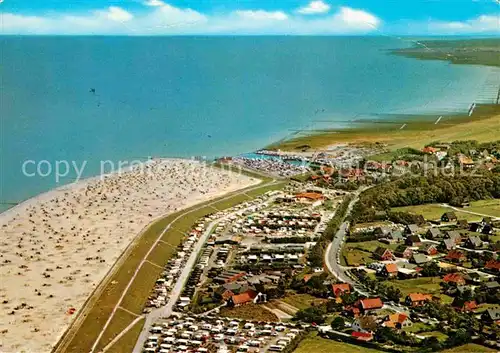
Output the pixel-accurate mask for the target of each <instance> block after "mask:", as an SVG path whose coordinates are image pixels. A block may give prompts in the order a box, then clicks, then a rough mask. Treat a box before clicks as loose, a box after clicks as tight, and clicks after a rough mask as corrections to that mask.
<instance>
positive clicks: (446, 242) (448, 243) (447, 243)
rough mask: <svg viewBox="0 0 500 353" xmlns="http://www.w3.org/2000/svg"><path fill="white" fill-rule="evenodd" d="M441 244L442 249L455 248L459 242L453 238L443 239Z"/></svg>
mask: <svg viewBox="0 0 500 353" xmlns="http://www.w3.org/2000/svg"><path fill="white" fill-rule="evenodd" d="M439 245H440V246H441V249H444V250H453V249H455V248H456V247H457V244H456V243H455V241H453V239H443V240H442V241H441V243H440V244H439Z"/></svg>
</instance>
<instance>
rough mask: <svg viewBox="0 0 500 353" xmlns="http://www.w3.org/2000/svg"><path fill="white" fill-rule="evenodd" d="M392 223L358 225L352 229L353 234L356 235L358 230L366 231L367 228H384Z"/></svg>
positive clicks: (379, 222)
mask: <svg viewBox="0 0 500 353" xmlns="http://www.w3.org/2000/svg"><path fill="white" fill-rule="evenodd" d="M390 224H391V222H389V221H378V222H368V223H356V224H355V225H353V226H352V227H351V232H352V233H355V232H357V231H358V230H362V229H366V228H370V227H371V228H376V227H382V226H388V225H390Z"/></svg>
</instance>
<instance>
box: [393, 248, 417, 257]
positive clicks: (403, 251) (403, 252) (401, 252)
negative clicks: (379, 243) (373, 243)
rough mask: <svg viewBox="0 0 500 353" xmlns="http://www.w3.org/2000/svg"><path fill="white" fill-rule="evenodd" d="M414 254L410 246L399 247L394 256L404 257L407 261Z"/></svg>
mask: <svg viewBox="0 0 500 353" xmlns="http://www.w3.org/2000/svg"><path fill="white" fill-rule="evenodd" d="M412 254H413V250H411V249H410V247H409V246H406V245H403V244H401V245H399V246H398V247H397V248H396V250H394V255H396V256H397V257H402V258H405V259H409V258H410V257H411V255H412Z"/></svg>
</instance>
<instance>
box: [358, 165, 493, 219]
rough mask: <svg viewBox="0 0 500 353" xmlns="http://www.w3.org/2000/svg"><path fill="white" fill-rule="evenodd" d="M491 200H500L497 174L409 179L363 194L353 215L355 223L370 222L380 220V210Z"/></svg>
mask: <svg viewBox="0 0 500 353" xmlns="http://www.w3.org/2000/svg"><path fill="white" fill-rule="evenodd" d="M490 198H500V175H498V174H495V173H485V174H484V175H476V176H473V175H455V176H444V175H437V176H436V175H427V176H417V177H415V176H406V177H402V178H400V179H398V180H395V181H391V182H387V183H383V184H380V185H377V186H375V187H373V188H371V189H368V190H366V191H365V192H363V193H362V194H361V196H360V201H359V202H358V203H356V205H355V207H354V209H353V214H354V218H355V219H356V221H359V222H368V221H373V220H375V219H377V217H380V216H379V214H380V210H386V211H389V210H390V208H391V207H399V206H411V205H421V204H425V203H457V202H459V201H458V200H470V201H472V200H483V199H490ZM396 216H399V217H408V216H407V215H406V216H405V215H394V217H396Z"/></svg>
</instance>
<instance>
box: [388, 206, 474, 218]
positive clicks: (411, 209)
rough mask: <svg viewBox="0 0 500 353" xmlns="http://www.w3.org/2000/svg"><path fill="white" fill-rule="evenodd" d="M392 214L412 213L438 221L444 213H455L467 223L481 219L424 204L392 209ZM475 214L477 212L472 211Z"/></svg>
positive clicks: (472, 215)
mask: <svg viewBox="0 0 500 353" xmlns="http://www.w3.org/2000/svg"><path fill="white" fill-rule="evenodd" d="M465 210H467V211H469V210H470V211H472V210H471V209H469V208H467V209H465ZM391 211H393V212H408V213H413V214H417V215H422V216H424V218H425V219H426V220H439V219H441V216H442V215H443V213H445V212H455V214H456V215H457V217H458V219H465V220H467V221H469V222H471V221H480V220H481V219H482V218H483V217H482V216H478V215H474V214H470V213H466V212H460V211H456V210H453V209H451V208H448V207H445V206H441V205H440V204H434V203H431V204H425V205H417V206H405V207H394V208H392V209H391ZM473 212H477V211H473Z"/></svg>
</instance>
